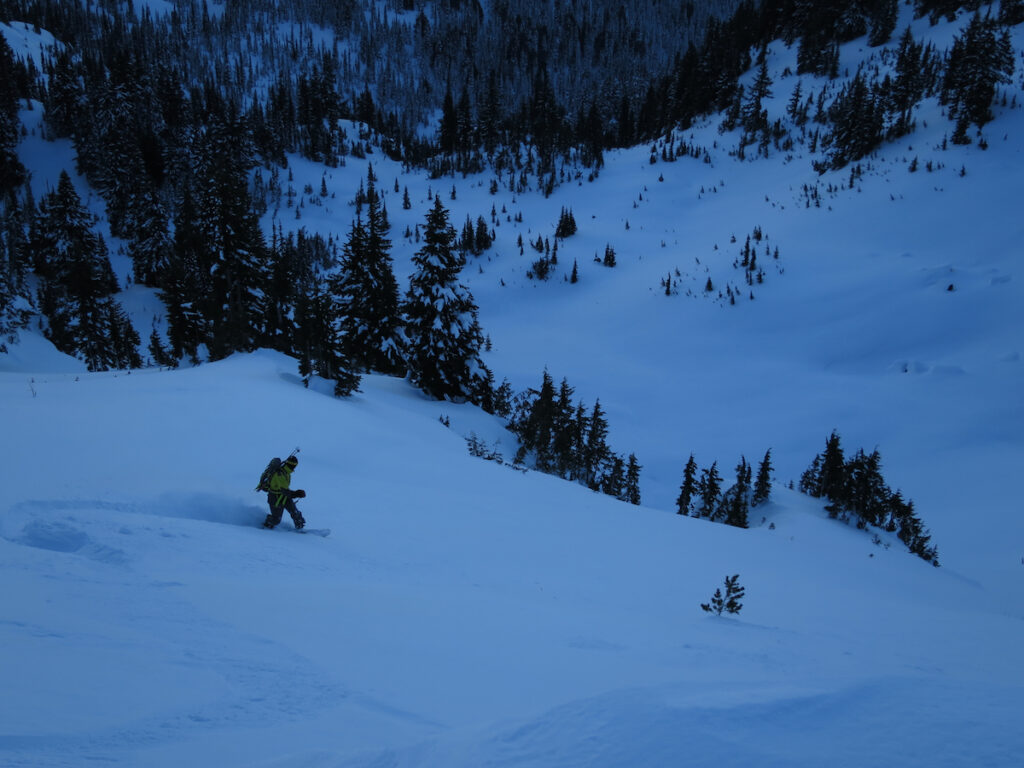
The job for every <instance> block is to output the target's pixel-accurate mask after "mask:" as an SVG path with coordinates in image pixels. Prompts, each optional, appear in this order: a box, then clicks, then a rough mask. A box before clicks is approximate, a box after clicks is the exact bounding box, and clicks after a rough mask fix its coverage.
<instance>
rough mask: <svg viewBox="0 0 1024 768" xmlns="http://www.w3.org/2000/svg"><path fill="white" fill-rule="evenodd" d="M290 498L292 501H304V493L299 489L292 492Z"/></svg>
mask: <svg viewBox="0 0 1024 768" xmlns="http://www.w3.org/2000/svg"><path fill="white" fill-rule="evenodd" d="M292 498H293V499H304V498H306V492H305V491H304V490H302V489H301V488H300V489H299V490H297V491H292Z"/></svg>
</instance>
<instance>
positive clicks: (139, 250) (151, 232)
mask: <svg viewBox="0 0 1024 768" xmlns="http://www.w3.org/2000/svg"><path fill="white" fill-rule="evenodd" d="M173 250H174V243H173V240H172V238H171V234H170V232H169V230H168V222H167V214H166V213H165V212H164V208H163V205H162V203H161V202H160V199H159V198H158V197H157V194H156V191H155V190H154V189H152V188H151V187H150V188H147V189H146V191H145V192H144V193H143V194H142V199H141V201H140V203H139V205H138V206H137V207H136V210H135V216H134V220H133V226H132V232H131V241H130V242H129V244H128V255H129V256H130V257H131V259H132V274H133V276H134V278H135V282H137V283H139V284H141V285H148V286H151V287H157V288H159V287H163V285H164V281H165V279H166V277H167V274H168V271H169V269H170V262H171V259H172V258H173Z"/></svg>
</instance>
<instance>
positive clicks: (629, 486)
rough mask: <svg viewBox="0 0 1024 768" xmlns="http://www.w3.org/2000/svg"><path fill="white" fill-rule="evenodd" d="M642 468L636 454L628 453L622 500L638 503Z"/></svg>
mask: <svg viewBox="0 0 1024 768" xmlns="http://www.w3.org/2000/svg"><path fill="white" fill-rule="evenodd" d="M641 469H643V467H642V466H640V462H639V461H637V458H636V454H633V453H631V454H629V460H628V462H627V464H626V485H625V487H624V488H623V492H624V495H623V501H628V502H629V503H630V504H637V505H639V504H640V470H641Z"/></svg>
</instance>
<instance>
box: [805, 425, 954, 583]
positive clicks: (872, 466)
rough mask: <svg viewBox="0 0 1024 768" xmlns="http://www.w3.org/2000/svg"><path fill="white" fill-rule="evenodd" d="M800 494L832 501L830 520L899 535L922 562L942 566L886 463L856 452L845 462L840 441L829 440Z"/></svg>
mask: <svg viewBox="0 0 1024 768" xmlns="http://www.w3.org/2000/svg"><path fill="white" fill-rule="evenodd" d="M799 489H800V491H801V492H802V493H806V494H808V495H810V496H814V497H815V498H823V499H827V500H828V502H829V503H828V505H827V506H826V507H825V509H826V510H828V513H829V515H830V516H831V517H833V518H837V519H840V520H844V521H850V520H851V519H852V520H854V521H856V525H857V527H858V528H867V527H868V526H872V527H875V528H881V529H884V530H885V531H888V532H890V533H895V534H896V535H897V537H898V538H899V540H900V541H902V542H903V543H904V544H906V545H907V548H908V549H909V550H910V551H911V552H913V553H914V554H915V555H917V556H918V557H920V558H922V559H924V560H926V561H928V562H929V563H932V564H933V565H935V566H938V564H939V553H938V550H937V549H936V547H935V546H934V545H932V544H930V543H929V542H930V540H931V533H930V532H929V531H928V529H927V528H925V526H924V524H923V523H922V522H921V520H920V518H918V516H917V515H916V514H915V512H914V502H913V501H911V500H910V499H904V498H903V495H902V494H901V493H900V492H899V491H898V490H897V491H893V490H892V489H890V488H889V486H888V485H887V484H886V482H885V479H884V478H883V477H882V457H881V455H880V454H879V452H878V450H874V451H872V452H871V453H870V454H868V453H865V452H864V450H863V449H860V450H858V451H857V452H856V453H855V454H854V455H853V456H851V457H850V458H849V459H847V458H845V456H844V454H843V449H842V446H841V445H840V439H839V435H838V434H837V433H835V432H833V433H832V434H831V436H830V437H829V438H828V440H827V441H826V444H825V450H824V452H822V453H820V454H818V455H817V456H815V457H814V460H813V461H812V462H811V465H810V467H808V468H807V470H806V471H805V472H804V473H803V475H802V476H801V478H800V485H799Z"/></svg>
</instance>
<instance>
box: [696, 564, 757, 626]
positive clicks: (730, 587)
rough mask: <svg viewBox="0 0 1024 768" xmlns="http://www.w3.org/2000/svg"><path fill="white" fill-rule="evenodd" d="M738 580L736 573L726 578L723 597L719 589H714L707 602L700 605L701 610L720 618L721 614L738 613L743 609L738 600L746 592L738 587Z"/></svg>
mask: <svg viewBox="0 0 1024 768" xmlns="http://www.w3.org/2000/svg"><path fill="white" fill-rule="evenodd" d="M739 579H740V576H739V574H738V573H737V574H735V575H734V576H731V577H730V576H726V577H725V595H724V596H723V595H722V590H721V589H716V590H715V594H714V596H713V597H712V598H711V600H710V601H709V602H707V603H701V606H700V607H701V609H703V610H704V611H706V612H707V613H714V614H715V615H717V616H721V615H722V614H723V613H739V612H740V611H741V610H742V608H743V603H741V602H740V600H742V599H743V596H744V594H745V593H746V590H745V589H744V588H743V587H742V586H740V583H739Z"/></svg>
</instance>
